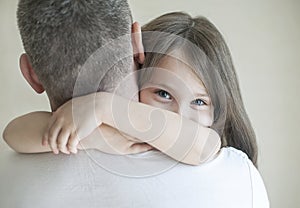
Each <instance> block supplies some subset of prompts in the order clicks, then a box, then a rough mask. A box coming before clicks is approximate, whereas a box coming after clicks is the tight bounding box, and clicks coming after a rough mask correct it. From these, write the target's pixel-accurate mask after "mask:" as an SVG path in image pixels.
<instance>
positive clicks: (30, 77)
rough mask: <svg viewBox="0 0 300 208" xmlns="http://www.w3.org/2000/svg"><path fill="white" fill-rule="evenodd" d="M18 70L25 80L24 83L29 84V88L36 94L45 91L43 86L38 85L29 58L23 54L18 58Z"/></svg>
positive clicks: (38, 82)
mask: <svg viewBox="0 0 300 208" xmlns="http://www.w3.org/2000/svg"><path fill="white" fill-rule="evenodd" d="M20 69H21V72H22V74H23V76H24V78H25V79H26V81H27V82H28V83H29V84H30V86H31V87H32V88H33V89H34V90H35V91H36V92H37V93H39V94H40V93H43V92H44V91H45V89H44V87H43V85H42V84H41V83H40V81H39V79H38V77H37V75H36V74H35V72H34V70H33V68H32V66H31V64H30V61H29V58H28V56H27V54H25V53H23V54H22V55H21V56H20Z"/></svg>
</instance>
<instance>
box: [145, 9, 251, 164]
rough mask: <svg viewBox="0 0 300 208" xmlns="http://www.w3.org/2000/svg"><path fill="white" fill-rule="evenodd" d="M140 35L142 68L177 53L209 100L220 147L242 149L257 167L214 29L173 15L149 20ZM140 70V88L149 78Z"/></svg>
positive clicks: (226, 51) (235, 81) (226, 56)
mask: <svg viewBox="0 0 300 208" xmlns="http://www.w3.org/2000/svg"><path fill="white" fill-rule="evenodd" d="M153 31H155V32H160V34H155V33H153ZM142 32H143V43H144V47H145V51H146V57H145V63H144V65H143V68H148V67H150V68H151V67H155V66H158V64H159V62H160V60H161V59H162V58H163V57H164V56H165V55H166V54H167V55H172V52H173V51H174V50H181V51H182V52H183V53H182V54H184V59H185V61H186V62H187V63H188V64H189V65H190V66H192V67H191V68H192V69H193V70H194V72H195V74H196V75H198V77H199V78H200V79H201V80H202V82H203V83H204V85H205V87H206V89H207V91H208V94H209V96H210V97H211V100H212V104H213V106H214V124H213V125H212V128H213V129H215V130H216V131H217V132H219V134H220V136H221V138H222V146H232V147H235V148H237V149H240V150H242V151H243V152H245V153H246V154H247V155H248V157H249V158H250V159H251V160H252V162H253V163H254V164H255V165H257V144H256V137H255V133H254V130H253V128H252V126H251V123H250V120H249V118H248V116H247V113H246V110H245V107H244V104H243V101H242V96H241V93H240V88H239V84H238V79H237V75H236V72H235V69H234V66H233V63H232V59H231V55H230V51H229V49H228V47H227V45H226V43H225V41H224V39H223V37H222V35H221V33H220V32H219V31H218V29H217V28H216V27H215V26H214V25H213V24H212V23H211V22H210V21H209V20H207V19H206V18H204V17H196V18H192V17H191V16H190V15H188V14H185V13H182V12H173V13H168V14H165V15H162V16H160V17H158V18H156V19H154V20H152V21H151V22H149V23H148V24H146V25H145V26H143V27H142ZM153 34H155V35H153ZM166 34H172V35H166ZM153 51H155V52H156V53H153ZM175 58H176V57H175ZM141 71H142V72H141V73H140V79H139V80H140V83H139V86H140V87H141V86H142V85H143V84H144V83H145V82H146V81H147V79H148V78H149V77H150V76H151V71H150V72H149V73H150V75H149V74H147V73H148V72H147V69H146V70H141Z"/></svg>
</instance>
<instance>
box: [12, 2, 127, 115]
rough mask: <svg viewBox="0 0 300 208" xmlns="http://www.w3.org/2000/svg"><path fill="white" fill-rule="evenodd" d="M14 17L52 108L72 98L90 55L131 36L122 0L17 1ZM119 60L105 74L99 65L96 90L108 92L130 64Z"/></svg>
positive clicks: (124, 4) (125, 5)
mask: <svg viewBox="0 0 300 208" xmlns="http://www.w3.org/2000/svg"><path fill="white" fill-rule="evenodd" d="M17 19H18V26H19V30H20V34H21V38H22V41H23V45H24V49H25V51H26V53H27V55H28V57H29V60H30V62H31V65H32V67H33V69H34V71H35V73H36V74H37V76H38V78H39V80H40V81H41V83H42V84H43V86H44V88H45V90H46V92H47V95H48V97H49V99H50V101H51V103H53V106H52V109H53V110H55V108H57V107H58V106H60V105H61V104H63V103H64V102H66V101H67V100H69V99H71V98H72V95H73V87H74V85H75V82H76V79H77V76H78V74H79V72H80V69H81V66H83V65H84V63H85V61H86V60H87V59H88V57H89V56H90V55H91V54H93V53H94V52H95V51H96V50H97V49H98V48H100V47H102V46H103V45H104V44H106V43H108V42H109V41H111V40H113V39H116V38H118V37H120V36H124V35H128V36H129V35H130V33H131V24H132V17H131V12H130V9H129V5H128V3H127V1H126V0H43V1H41V0H20V1H19V5H18V10H17ZM118 61H119V63H118V64H117V65H116V66H115V67H112V69H111V70H110V72H109V73H108V74H109V75H108V74H107V75H105V73H106V71H105V72H103V71H101V68H98V69H97V70H96V71H95V73H100V74H101V73H102V77H103V80H102V81H101V80H98V81H101V83H102V84H101V83H100V85H99V86H100V87H99V88H98V91H111V90H112V88H113V87H114V86H115V85H116V84H112V82H114V81H115V80H114V79H116V80H118V78H117V76H120V75H118V74H119V72H120V71H122V70H128V69H129V68H130V64H131V63H130V60H129V59H128V60H123V61H120V60H118ZM112 70H113V72H112ZM87 76H91V77H93V76H94V75H93V74H89V75H87ZM114 76H116V78H115V77H114ZM121 76H123V75H121ZM87 80H88V79H87ZM103 83H106V84H103ZM98 84H99V83H98ZM108 85H111V86H108ZM106 86H108V87H107V88H106ZM84 93H85V94H88V93H91V92H90V91H89V90H87V91H86V92H82V94H84ZM79 95H81V94H77V95H76V96H79Z"/></svg>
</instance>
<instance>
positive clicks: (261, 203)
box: [248, 161, 270, 208]
mask: <svg viewBox="0 0 300 208" xmlns="http://www.w3.org/2000/svg"><path fill="white" fill-rule="evenodd" d="M248 163H249V168H250V174H251V183H252V200H253V208H269V207H270V203H269V199H268V194H267V191H266V188H265V185H264V182H263V180H262V177H261V175H260V174H259V172H258V170H257V169H256V168H255V167H254V165H253V164H252V162H250V161H249V162H248Z"/></svg>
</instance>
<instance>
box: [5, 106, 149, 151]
mask: <svg viewBox="0 0 300 208" xmlns="http://www.w3.org/2000/svg"><path fill="white" fill-rule="evenodd" d="M50 117H51V113H50V112H32V113H28V114H26V115H23V116H20V117H18V118H16V119H14V120H12V121H11V122H10V123H9V124H8V125H7V127H6V128H5V130H4V132H3V139H4V140H5V141H6V143H7V144H8V145H9V146H10V147H11V148H12V149H14V150H15V151H16V152H19V153H41V152H51V151H52V149H51V148H50V146H48V145H42V137H43V134H44V132H45V131H46V129H47V128H48V127H47V125H48V121H49V120H50ZM129 139H130V138H129V137H128V136H126V135H125V134H121V133H120V132H119V131H118V130H116V129H113V128H112V127H109V126H107V125H101V126H100V127H99V128H97V129H95V130H94V131H93V132H92V134H90V135H89V136H88V137H86V138H85V139H83V140H82V141H81V142H80V145H78V149H98V150H100V151H102V152H105V153H110V154H134V153H139V152H144V151H148V150H150V149H152V147H151V146H150V145H148V144H145V143H137V142H136V141H134V140H129ZM63 152H64V153H66V154H69V151H68V150H67V149H64V150H63Z"/></svg>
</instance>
